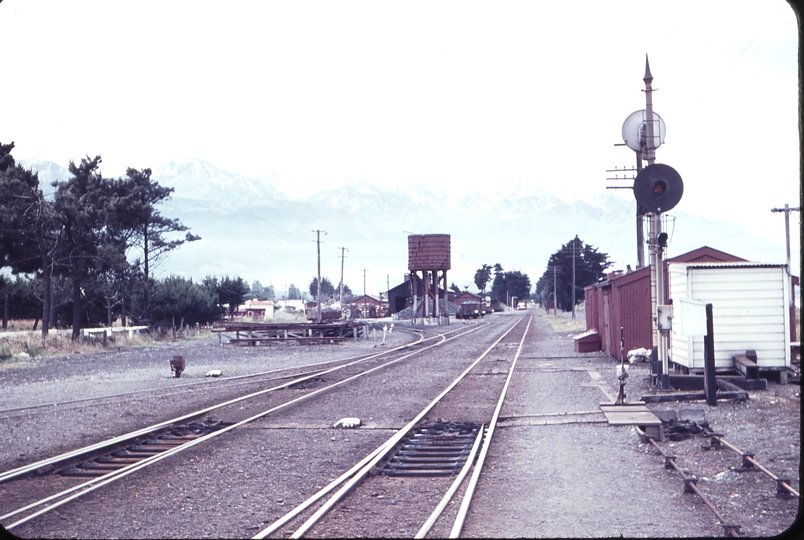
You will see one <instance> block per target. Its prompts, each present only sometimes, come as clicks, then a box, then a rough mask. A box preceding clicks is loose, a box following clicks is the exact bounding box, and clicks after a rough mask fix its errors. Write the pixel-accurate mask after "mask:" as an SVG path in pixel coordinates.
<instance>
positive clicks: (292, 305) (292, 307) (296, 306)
mask: <svg viewBox="0 0 804 540" xmlns="http://www.w3.org/2000/svg"><path fill="white" fill-rule="evenodd" d="M276 306H277V308H278V309H284V310H285V311H301V312H304V308H305V301H304V300H287V299H283V300H277V301H276Z"/></svg>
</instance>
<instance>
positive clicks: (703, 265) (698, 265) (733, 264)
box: [670, 262, 787, 268]
mask: <svg viewBox="0 0 804 540" xmlns="http://www.w3.org/2000/svg"><path fill="white" fill-rule="evenodd" d="M670 264H678V265H684V266H686V267H687V268H784V267H786V266H787V265H786V264H772V263H759V262H702V263H696V262H691V263H670Z"/></svg>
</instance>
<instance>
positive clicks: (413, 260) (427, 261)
mask: <svg viewBox="0 0 804 540" xmlns="http://www.w3.org/2000/svg"><path fill="white" fill-rule="evenodd" d="M449 269H450V239H449V235H448V234H411V235H410V236H408V270H411V271H414V272H415V271H417V270H449Z"/></svg>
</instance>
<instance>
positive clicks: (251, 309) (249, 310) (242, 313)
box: [235, 298, 274, 321]
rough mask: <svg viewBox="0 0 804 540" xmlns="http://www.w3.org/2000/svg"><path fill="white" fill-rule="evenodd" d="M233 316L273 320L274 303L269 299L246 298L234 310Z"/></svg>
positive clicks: (256, 319)
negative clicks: (243, 302)
mask: <svg viewBox="0 0 804 540" xmlns="http://www.w3.org/2000/svg"><path fill="white" fill-rule="evenodd" d="M235 317H245V318H249V319H252V320H255V321H272V320H274V303H273V302H272V301H271V300H257V299H256V298H254V299H253V300H246V303H245V304H243V305H241V306H239V307H238V308H237V311H235Z"/></svg>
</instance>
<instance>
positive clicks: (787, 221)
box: [771, 204, 801, 339]
mask: <svg viewBox="0 0 804 540" xmlns="http://www.w3.org/2000/svg"><path fill="white" fill-rule="evenodd" d="M771 212H774V213H775V212H784V232H785V238H786V240H787V273H788V277H789V278H790V283H789V286H790V294H789V295H788V297H789V298H790V308H791V309H792V307H793V302H794V300H793V293H794V292H795V290H794V288H793V267H792V266H791V260H790V212H801V207H800V206H797V207H795V208H790V205H788V204H785V205H784V208H771ZM798 337H799V336H793V339H796V338H798Z"/></svg>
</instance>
